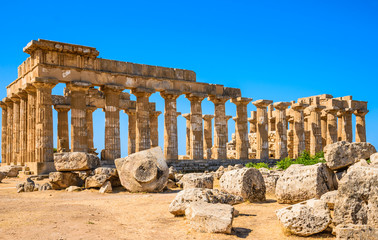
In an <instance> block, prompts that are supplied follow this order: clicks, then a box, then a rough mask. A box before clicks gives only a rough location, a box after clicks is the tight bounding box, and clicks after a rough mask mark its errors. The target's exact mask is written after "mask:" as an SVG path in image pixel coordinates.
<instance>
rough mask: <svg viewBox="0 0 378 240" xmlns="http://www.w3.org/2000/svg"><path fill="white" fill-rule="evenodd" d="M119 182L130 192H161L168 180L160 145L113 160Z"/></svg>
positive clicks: (166, 167)
mask: <svg viewBox="0 0 378 240" xmlns="http://www.w3.org/2000/svg"><path fill="white" fill-rule="evenodd" d="M114 162H115V164H116V167H117V171H118V175H119V178H120V180H121V184H122V186H123V187H125V188H126V189H127V190H128V191H130V192H161V191H162V190H163V189H164V187H165V186H166V184H167V181H168V173H169V171H168V166H167V163H166V162H165V160H164V156H163V151H162V150H161V148H160V147H156V148H151V149H148V150H144V151H140V152H137V153H134V154H131V155H129V156H127V157H125V158H118V159H116V160H115V161H114Z"/></svg>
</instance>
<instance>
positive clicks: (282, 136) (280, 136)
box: [273, 102, 291, 159]
mask: <svg viewBox="0 0 378 240" xmlns="http://www.w3.org/2000/svg"><path fill="white" fill-rule="evenodd" d="M290 104H291V103H289V102H277V103H274V104H273V106H274V108H275V109H276V121H275V124H276V127H275V129H276V143H275V149H276V151H275V158H276V159H283V158H285V157H287V156H288V151H287V124H286V109H287V108H288V107H289V106H290Z"/></svg>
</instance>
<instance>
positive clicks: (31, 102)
mask: <svg viewBox="0 0 378 240" xmlns="http://www.w3.org/2000/svg"><path fill="white" fill-rule="evenodd" d="M25 90H26V92H27V93H28V116H27V142H28V144H27V146H26V151H27V155H28V157H27V160H26V161H27V162H35V161H36V155H35V154H36V151H35V149H36V145H35V142H36V139H35V134H36V132H35V129H36V118H37V116H36V104H37V93H36V91H37V90H36V88H35V87H34V86H33V85H32V84H28V85H27V87H26V88H25Z"/></svg>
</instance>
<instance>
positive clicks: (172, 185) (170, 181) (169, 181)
mask: <svg viewBox="0 0 378 240" xmlns="http://www.w3.org/2000/svg"><path fill="white" fill-rule="evenodd" d="M167 187H168V188H176V187H177V185H176V183H175V182H174V181H173V180H171V179H168V182H167Z"/></svg>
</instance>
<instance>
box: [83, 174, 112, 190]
mask: <svg viewBox="0 0 378 240" xmlns="http://www.w3.org/2000/svg"><path fill="white" fill-rule="evenodd" d="M106 181H108V176H107V175H105V174H96V175H93V176H89V177H87V178H86V179H85V188H100V187H101V186H102V185H103V184H104V183H105V182H106Z"/></svg>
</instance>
